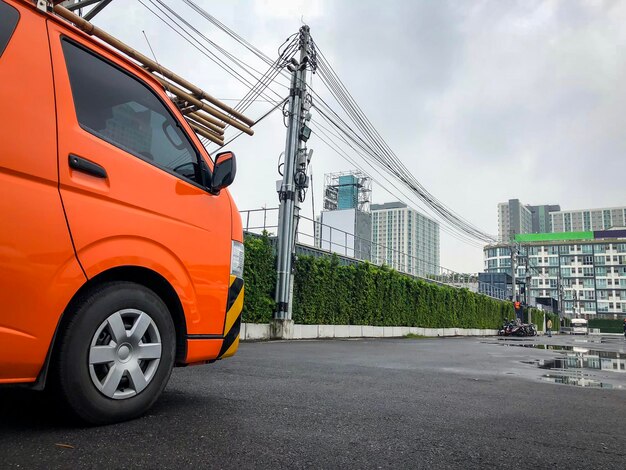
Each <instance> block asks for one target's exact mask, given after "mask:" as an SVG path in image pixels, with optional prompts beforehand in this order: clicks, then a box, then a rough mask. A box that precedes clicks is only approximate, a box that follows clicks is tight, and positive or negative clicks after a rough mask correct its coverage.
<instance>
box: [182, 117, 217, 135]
mask: <svg viewBox="0 0 626 470" xmlns="http://www.w3.org/2000/svg"><path fill="white" fill-rule="evenodd" d="M185 118H187V119H193V120H194V121H196V122H198V123H200V124H202V125H203V126H204V127H206V128H208V129H210V130H211V131H213V132H215V133H216V134H218V135H224V129H222V128H221V127H218V126H216V125H214V124H211V123H210V122H209V121H207V120H206V119H204V118H203V117H202V116H200V115H199V114H198V113H195V112H191V113H187V116H185Z"/></svg>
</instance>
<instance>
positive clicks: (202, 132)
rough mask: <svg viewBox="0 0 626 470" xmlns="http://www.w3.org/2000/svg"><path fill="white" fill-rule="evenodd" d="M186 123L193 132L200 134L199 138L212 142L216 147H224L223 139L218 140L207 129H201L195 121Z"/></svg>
mask: <svg viewBox="0 0 626 470" xmlns="http://www.w3.org/2000/svg"><path fill="white" fill-rule="evenodd" d="M187 122H188V123H189V125H190V126H191V128H192V129H193V130H194V131H195V132H197V133H198V134H200V135H201V136H204V137H206V138H207V139H209V140H210V141H211V142H214V143H216V144H217V145H222V146H223V145H224V139H222V138H220V137H219V136H218V135H216V134H214V133H213V132H211V131H209V130H208V129H205V128H203V127H202V126H201V125H200V124H197V123H196V122H195V121H192V120H188V121H187Z"/></svg>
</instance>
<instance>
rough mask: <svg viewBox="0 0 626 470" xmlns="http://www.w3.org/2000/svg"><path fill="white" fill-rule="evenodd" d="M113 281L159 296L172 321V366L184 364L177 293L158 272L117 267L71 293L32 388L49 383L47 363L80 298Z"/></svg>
mask: <svg viewBox="0 0 626 470" xmlns="http://www.w3.org/2000/svg"><path fill="white" fill-rule="evenodd" d="M115 281H128V282H134V283H136V284H140V285H142V286H144V287H146V288H148V289H150V290H151V291H153V292H154V293H155V294H156V295H157V296H158V297H160V298H161V300H162V301H163V303H165V305H166V306H167V309H168V310H169V312H170V315H171V316H172V321H173V322H174V329H175V331H176V356H175V365H183V364H184V361H185V358H186V356H187V323H186V321H185V314H184V310H183V306H182V304H181V302H180V299H179V298H178V294H176V291H175V290H174V288H173V287H172V285H171V284H170V283H169V282H168V281H167V279H165V278H164V277H163V276H161V275H160V274H159V273H157V272H155V271H153V270H151V269H148V268H143V267H139V266H119V267H116V268H111V269H109V270H107V271H103V272H102V273H100V274H98V275H97V276H94V277H93V278H91V279H90V280H89V281H87V282H86V283H85V284H83V286H82V287H81V288H80V289H79V290H78V291H77V292H76V294H74V296H73V297H72V300H70V302H69V303H68V305H67V307H66V308H65V310H64V311H63V314H62V315H61V318H60V320H59V323H58V325H57V328H56V330H55V332H54V336H53V338H52V341H51V342H50V348H49V349H48V354H47V355H46V360H45V362H44V365H43V367H42V368H41V372H40V373H39V376H38V377H37V381H36V382H35V384H34V385H33V387H32V388H33V389H35V390H43V389H44V388H45V386H46V383H47V380H48V370H49V367H50V363H51V361H52V359H53V355H54V354H55V352H56V351H57V349H58V341H59V337H60V336H61V335H60V334H59V332H61V331H64V329H65V328H66V327H67V325H68V324H69V322H70V320H71V318H72V312H75V311H76V308H75V307H76V305H78V304H79V303H80V302H81V301H82V299H84V298H85V297H86V296H88V295H89V294H90V293H91V292H92V291H93V290H95V289H97V288H98V287H99V286H101V285H103V284H105V283H110V282H115Z"/></svg>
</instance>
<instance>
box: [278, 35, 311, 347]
mask: <svg viewBox="0 0 626 470" xmlns="http://www.w3.org/2000/svg"><path fill="white" fill-rule="evenodd" d="M313 54H314V53H313V45H312V41H311V35H310V30H309V27H308V26H306V25H305V26H303V27H302V28H300V61H299V62H298V61H296V60H295V59H292V62H291V64H290V65H289V66H288V68H289V70H290V71H291V72H292V76H291V89H290V92H289V124H288V126H287V141H286V143H285V164H284V167H283V169H284V172H283V181H282V184H281V186H280V189H279V191H278V198H279V200H280V209H279V212H278V249H277V251H278V253H277V269H276V270H277V272H278V274H277V281H276V311H275V312H274V318H273V320H272V324H271V336H272V338H275V339H281V338H285V339H288V338H291V337H293V320H292V318H291V311H292V305H291V300H292V297H293V273H292V266H293V258H294V254H295V250H294V249H295V235H296V227H297V219H298V215H299V210H300V207H299V205H298V193H299V192H300V191H301V190H303V189H305V188H306V187H307V186H308V178H307V176H306V166H307V164H308V160H309V159H308V157H307V153H306V148H305V147H304V143H305V142H306V141H307V139H308V138H309V135H310V132H311V131H310V129H309V128H308V127H307V126H306V123H307V122H308V119H310V116H309V115H308V110H307V106H308V104H307V102H306V100H307V94H306V73H307V68H308V67H311V68H312V70H313V71H315V69H314V66H315V61H313V60H312V56H313ZM309 156H310V154H309ZM313 217H315V214H313Z"/></svg>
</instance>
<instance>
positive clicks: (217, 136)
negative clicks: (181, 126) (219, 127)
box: [185, 117, 224, 140]
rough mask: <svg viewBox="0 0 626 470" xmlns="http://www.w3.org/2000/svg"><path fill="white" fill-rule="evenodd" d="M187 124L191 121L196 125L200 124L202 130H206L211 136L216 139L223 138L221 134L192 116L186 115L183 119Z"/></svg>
mask: <svg viewBox="0 0 626 470" xmlns="http://www.w3.org/2000/svg"><path fill="white" fill-rule="evenodd" d="M185 120H186V121H187V122H188V123H189V124H191V123H192V122H193V123H194V124H196V125H198V126H200V127H201V128H202V129H203V130H205V131H206V132H210V133H211V134H212V135H213V137H215V138H216V139H220V140H224V135H223V134H218V133H217V132H215V131H214V130H213V129H211V128H210V127H207V126H205V125H204V124H205V123H204V122H202V121H200V120H198V119H196V118H193V117H187V118H186V119H185Z"/></svg>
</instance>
